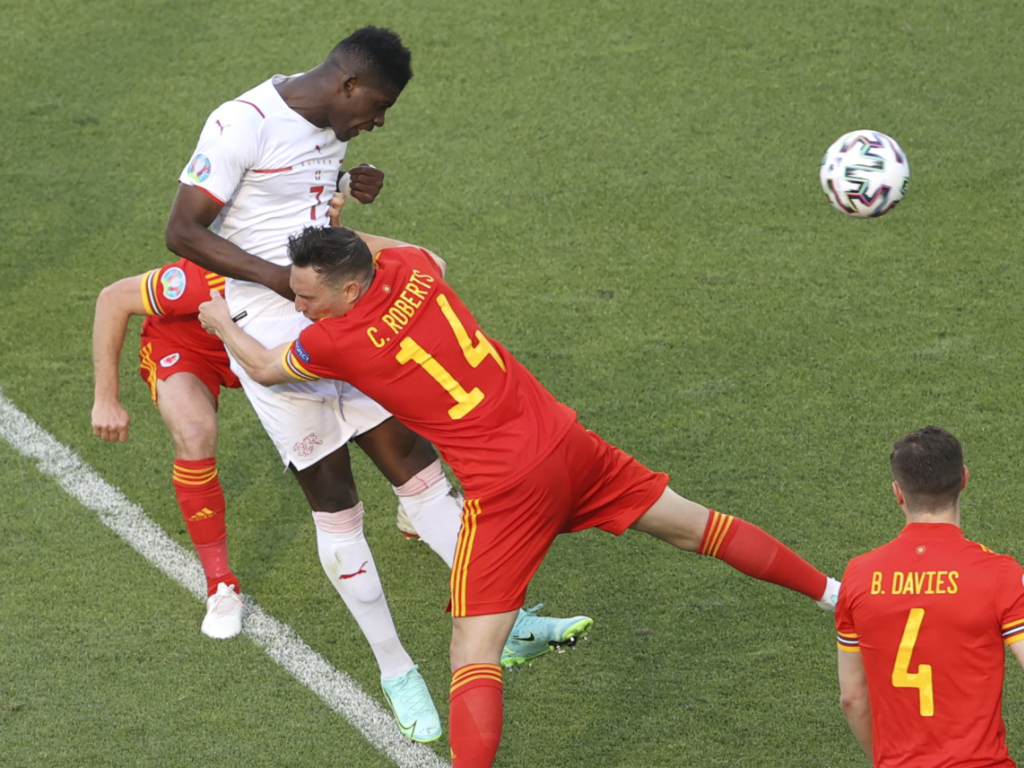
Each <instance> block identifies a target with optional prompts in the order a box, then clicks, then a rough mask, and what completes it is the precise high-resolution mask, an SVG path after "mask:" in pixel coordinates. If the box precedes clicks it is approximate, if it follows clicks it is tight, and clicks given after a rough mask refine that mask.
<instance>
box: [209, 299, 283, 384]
mask: <svg viewBox="0 0 1024 768" xmlns="http://www.w3.org/2000/svg"><path fill="white" fill-rule="evenodd" d="M199 322H200V323H202V324H203V328H205V329H206V330H207V331H208V332H210V333H212V334H214V335H216V336H217V337H218V338H220V340H221V341H223V342H224V346H225V347H227V348H228V351H229V352H231V355H232V356H233V357H234V358H235V360H236V361H238V364H239V365H241V366H242V367H243V368H244V369H245V372H246V373H248V374H249V376H250V377H251V378H252V380H253V381H255V382H257V383H259V384H262V385H263V386H265V387H269V386H271V385H272V384H284V383H285V382H289V381H295V377H294V376H292V375H291V374H290V373H288V370H287V368H285V366H284V362H283V359H284V354H285V352H286V351H287V350H288V347H290V346H291V345H290V344H281V345H280V346H278V347H274V348H273V349H267V348H266V347H264V346H263V345H262V344H260V343H259V342H258V341H256V339H254V338H253V337H252V336H250V335H249V334H247V333H246V332H245V331H243V330H242V329H241V328H239V327H238V326H237V325H235V322H234V321H233V320H232V319H231V313H230V312H229V311H228V304H227V302H226V301H224V297H223V296H221V295H220V293H218V292H217V291H210V300H209V301H207V302H204V303H203V304H200V305H199Z"/></svg>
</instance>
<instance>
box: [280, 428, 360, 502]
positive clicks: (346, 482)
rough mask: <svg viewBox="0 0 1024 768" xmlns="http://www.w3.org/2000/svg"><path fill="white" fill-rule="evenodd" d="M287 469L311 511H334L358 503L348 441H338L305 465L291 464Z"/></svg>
mask: <svg viewBox="0 0 1024 768" xmlns="http://www.w3.org/2000/svg"><path fill="white" fill-rule="evenodd" d="M290 469H291V470H292V474H294V475H295V479H296V480H297V481H298V483H299V487H300V488H302V492H303V493H304V494H305V495H306V501H308V502H309V506H310V508H311V509H313V511H315V512H338V511H340V510H343V509H351V508H352V507H354V506H355V505H356V504H358V503H359V494H358V492H357V491H356V481H355V478H354V477H353V476H352V461H351V459H350V457H349V452H348V445H342V446H341V447H340V448H338V449H337V450H335V451H333V452H332V453H329V454H327V455H326V456H324V457H322V458H321V459H320V460H319V461H316V462H315V463H313V464H310V465H309V466H308V467H304V468H302V469H297V468H296V467H295V465H294V464H292V465H290Z"/></svg>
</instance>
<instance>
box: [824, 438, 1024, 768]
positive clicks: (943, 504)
mask: <svg viewBox="0 0 1024 768" xmlns="http://www.w3.org/2000/svg"><path fill="white" fill-rule="evenodd" d="M889 463H890V467H891V469H892V475H893V484H892V489H893V493H894V494H895V496H896V502H897V503H898V504H899V506H900V508H901V509H902V510H903V515H904V517H905V518H906V523H907V524H906V526H905V527H904V528H903V530H902V531H901V532H900V535H899V536H897V537H896V539H894V540H893V541H891V542H889V543H888V544H886V545H884V546H881V547H879V548H878V549H874V550H872V551H871V552H868V553H867V554H864V555H861V556H860V557H855V558H854V559H853V560H851V561H850V564H849V566H848V567H847V569H846V575H845V576H844V577H843V589H842V592H841V593H840V596H839V604H838V607H837V608H836V630H837V632H838V645H839V689H840V696H841V705H842V708H843V713H844V714H845V715H846V719H847V721H848V722H849V724H850V728H851V730H852V731H853V733H854V736H855V737H856V738H857V741H858V742H859V744H860V746H861V748H862V749H863V750H864V753H865V754H866V755H867V756H868V757H870V758H871V759H872V761H873V764H874V765H875V766H876V768H895V766H900V768H1013V766H1014V762H1013V760H1011V759H1010V755H1009V753H1008V752H1007V749H1006V726H1005V725H1004V724H1003V718H1002V693H1003V671H1004V669H1005V666H1004V664H1005V650H1004V647H1003V646H1004V645H1008V646H1009V647H1010V650H1011V651H1013V654H1014V656H1016V657H1017V660H1018V661H1019V662H1020V663H1021V665H1022V666H1024V643H1021V642H1019V641H1021V640H1024V569H1022V568H1021V567H1020V565H1018V564H1017V562H1016V561H1015V560H1014V559H1013V558H1012V557H1009V556H1008V555H997V554H995V553H994V552H992V551H991V550H989V549H987V548H986V547H983V546H982V545H981V544H975V543H974V542H972V541H968V540H967V539H966V538H964V535H963V533H962V532H961V530H960V491H961V490H962V489H963V488H965V487H966V485H967V477H968V472H967V468H966V467H965V466H964V462H963V451H962V449H961V447H960V443H959V441H957V439H956V438H955V437H953V435H951V434H949V432H947V431H946V430H944V429H940V428H938V427H925V428H924V429H921V430H918V431H916V432H911V433H910V434H908V435H905V436H904V437H902V438H900V439H899V440H897V441H896V444H895V445H894V446H893V449H892V454H891V456H890V458H889Z"/></svg>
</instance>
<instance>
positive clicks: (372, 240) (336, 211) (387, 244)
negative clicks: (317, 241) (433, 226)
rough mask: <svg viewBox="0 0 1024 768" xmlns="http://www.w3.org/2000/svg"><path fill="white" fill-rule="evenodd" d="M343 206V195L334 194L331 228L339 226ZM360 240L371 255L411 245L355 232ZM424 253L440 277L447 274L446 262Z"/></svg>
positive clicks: (330, 214)
mask: <svg viewBox="0 0 1024 768" xmlns="http://www.w3.org/2000/svg"><path fill="white" fill-rule="evenodd" d="M344 206H345V195H344V194H343V193H341V192H335V193H334V196H333V197H332V198H331V203H330V206H329V208H328V209H327V219H328V221H330V224H331V226H332V227H340V226H341V209H342V208H343V207H344ZM356 234H357V235H359V237H360V239H361V240H362V241H363V242H364V243H366V247H367V248H369V249H370V252H371V253H379V252H380V251H382V250H384V249H385V248H399V247H401V246H406V245H412V243H406V242H403V241H401V240H394V239H392V238H390V237H381V236H380V235H368V234H366V233H365V232H356ZM413 247H415V248H423V246H421V245H416V246H413ZM423 250H424V251H427V253H428V254H429V255H430V258H432V259H433V260H434V262H435V263H436V264H437V267H438V269H440V270H441V276H442V277H444V276H445V275H446V274H447V273H448V262H446V261H445V260H444V259H442V258H441V257H440V256H438V255H437V254H436V253H434V252H433V251H430V250H427V249H426V248H423Z"/></svg>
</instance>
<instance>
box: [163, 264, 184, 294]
mask: <svg viewBox="0 0 1024 768" xmlns="http://www.w3.org/2000/svg"><path fill="white" fill-rule="evenodd" d="M187 283H188V281H187V279H186V278H185V270H183V269H182V268H181V267H171V268H170V269H168V270H167V271H166V272H164V274H163V276H162V277H161V278H160V287H161V288H162V290H163V294H164V298H165V299H169V300H170V301H174V300H175V299H180V298H181V296H182V294H183V293H185V286H186V285H187Z"/></svg>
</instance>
